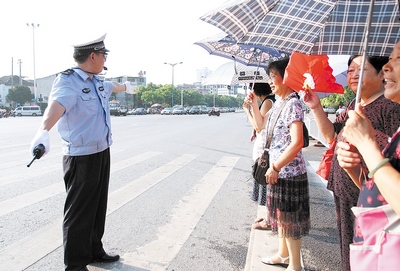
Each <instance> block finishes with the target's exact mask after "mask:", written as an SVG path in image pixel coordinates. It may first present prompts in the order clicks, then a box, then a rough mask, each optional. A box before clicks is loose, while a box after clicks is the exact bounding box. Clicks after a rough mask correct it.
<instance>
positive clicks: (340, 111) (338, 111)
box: [336, 106, 346, 117]
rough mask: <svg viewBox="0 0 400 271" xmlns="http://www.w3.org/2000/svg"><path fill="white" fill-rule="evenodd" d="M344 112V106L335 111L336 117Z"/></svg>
mask: <svg viewBox="0 0 400 271" xmlns="http://www.w3.org/2000/svg"><path fill="white" fill-rule="evenodd" d="M344 110H346V106H342V107H340V108H339V109H338V110H336V117H337V116H339V115H340V113H342V112H343V111H344Z"/></svg>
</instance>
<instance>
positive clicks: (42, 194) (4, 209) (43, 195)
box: [0, 152, 160, 216]
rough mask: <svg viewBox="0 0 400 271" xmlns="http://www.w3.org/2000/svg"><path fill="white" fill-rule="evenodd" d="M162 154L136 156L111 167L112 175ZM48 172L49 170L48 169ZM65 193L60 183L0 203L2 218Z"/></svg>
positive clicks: (147, 153) (148, 153)
mask: <svg viewBox="0 0 400 271" xmlns="http://www.w3.org/2000/svg"><path fill="white" fill-rule="evenodd" d="M159 154H160V152H146V153H143V154H140V155H137V156H134V157H132V158H129V159H126V160H123V161H120V162H118V163H114V164H112V165H111V171H110V172H111V174H112V173H114V172H116V171H119V170H122V169H125V168H127V167H130V166H132V165H134V164H138V163H140V162H143V161H145V160H147V159H150V158H153V157H155V156H157V155H159ZM59 167H60V165H57V168H59ZM46 172H47V169H46ZM64 192H65V186H64V183H63V182H58V183H55V184H53V185H49V186H46V187H43V188H41V189H38V190H35V191H32V192H29V193H25V194H23V195H20V196H17V197H14V198H11V199H8V200H4V201H1V202H0V216H2V215H5V214H8V213H11V212H14V211H16V210H19V209H21V208H24V207H27V206H29V205H32V204H35V203H37V202H39V201H42V200H45V199H48V198H50V197H53V196H56V195H58V194H60V193H64Z"/></svg>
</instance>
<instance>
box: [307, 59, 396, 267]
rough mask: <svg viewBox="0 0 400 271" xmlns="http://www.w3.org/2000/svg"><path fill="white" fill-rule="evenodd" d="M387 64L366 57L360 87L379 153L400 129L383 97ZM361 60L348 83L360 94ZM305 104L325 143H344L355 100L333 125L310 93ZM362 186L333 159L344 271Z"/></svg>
mask: <svg viewBox="0 0 400 271" xmlns="http://www.w3.org/2000/svg"><path fill="white" fill-rule="evenodd" d="M387 61H388V58H387V57H373V56H370V57H367V61H366V63H365V66H364V76H363V81H362V86H361V95H360V97H361V104H362V106H363V108H364V112H365V114H366V116H367V117H368V119H369V120H370V121H371V123H372V126H373V128H374V129H375V136H376V140H377V141H378V142H379V143H378V144H379V146H380V149H383V147H384V146H385V144H386V142H387V139H388V137H389V136H388V135H391V134H392V133H393V132H394V131H395V130H396V129H397V127H398V126H399V123H400V120H399V117H398V116H399V113H400V111H399V110H400V108H399V105H398V104H396V103H393V102H391V101H390V100H388V99H386V98H385V97H384V96H383V92H384V88H383V71H382V66H383V65H384V64H386V63H387ZM361 62H362V57H361V56H351V57H350V59H349V61H348V73H347V82H348V86H349V87H350V89H351V90H352V91H353V92H354V93H355V92H356V91H357V86H358V81H359V75H360V71H361V68H362V66H361ZM304 102H305V103H306V105H308V107H310V109H311V111H312V113H313V115H314V117H315V119H316V123H317V125H318V129H319V131H320V132H321V133H322V135H323V137H324V138H325V140H326V141H327V142H328V143H330V142H332V141H333V140H335V139H336V140H337V141H338V142H341V141H345V139H344V138H343V127H344V126H345V123H346V120H347V118H348V116H347V115H348V111H349V110H350V109H354V103H355V101H354V100H353V101H352V102H351V103H350V105H349V106H348V107H347V109H346V110H345V111H343V112H342V113H341V114H340V115H339V116H338V117H337V118H336V119H335V121H334V122H333V123H332V122H331V121H330V120H329V119H328V118H327V116H326V114H325V112H324V111H323V109H322V106H321V103H320V101H319V98H318V96H317V95H316V94H315V93H313V92H311V91H309V92H305V93H304ZM360 187H361V185H360V184H359V183H357V184H355V183H354V182H353V181H352V179H351V178H350V177H349V175H348V174H347V173H346V171H344V170H343V169H342V168H341V167H340V165H339V162H338V160H337V155H336V154H335V155H334V157H333V159H332V165H331V172H330V174H329V177H328V186H327V188H328V189H329V190H331V191H332V192H333V195H334V201H335V209H336V215H337V228H338V232H339V241H340V246H341V259H342V266H341V268H342V271H350V261H349V257H350V256H349V253H350V249H349V245H350V244H351V243H352V242H353V224H354V215H353V213H352V212H351V207H353V206H356V205H357V200H358V196H359V192H360Z"/></svg>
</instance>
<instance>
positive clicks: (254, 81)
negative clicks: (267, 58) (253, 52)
mask: <svg viewBox="0 0 400 271" xmlns="http://www.w3.org/2000/svg"><path fill="white" fill-rule="evenodd" d="M260 64H261V53H260V54H259V58H258V65H257V70H256V73H255V74H254V79H253V85H252V87H251V90H253V89H254V84H255V83H256V78H257V74H258V69H259V68H260Z"/></svg>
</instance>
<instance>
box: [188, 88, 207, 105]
mask: <svg viewBox="0 0 400 271" xmlns="http://www.w3.org/2000/svg"><path fill="white" fill-rule="evenodd" d="M183 104H184V105H185V106H189V105H197V104H205V97H204V95H202V94H200V93H198V92H197V91H195V90H184V91H183Z"/></svg>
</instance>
